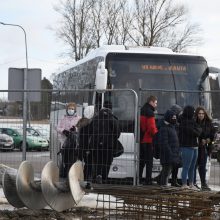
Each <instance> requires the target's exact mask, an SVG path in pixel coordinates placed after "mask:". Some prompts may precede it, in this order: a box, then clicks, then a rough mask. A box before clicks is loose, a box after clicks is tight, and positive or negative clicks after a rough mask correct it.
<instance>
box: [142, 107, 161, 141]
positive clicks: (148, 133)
mask: <svg viewBox="0 0 220 220" xmlns="http://www.w3.org/2000/svg"><path fill="white" fill-rule="evenodd" d="M154 110H155V109H154V107H153V106H151V105H150V104H149V103H146V104H144V106H143V107H142V108H141V117H140V129H141V131H142V132H143V133H144V135H143V138H142V140H140V142H141V143H152V139H153V136H154V135H155V134H156V133H157V131H158V130H157V127H156V122H155V115H154Z"/></svg>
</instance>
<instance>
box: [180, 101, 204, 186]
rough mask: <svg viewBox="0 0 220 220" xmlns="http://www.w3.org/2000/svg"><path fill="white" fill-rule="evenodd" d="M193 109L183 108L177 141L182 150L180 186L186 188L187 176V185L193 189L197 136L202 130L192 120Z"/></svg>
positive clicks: (191, 107)
mask: <svg viewBox="0 0 220 220" xmlns="http://www.w3.org/2000/svg"><path fill="white" fill-rule="evenodd" d="M194 112H195V109H194V107H193V106H190V105H188V106H186V107H185V108H184V109H183V114H182V117H181V119H180V124H179V142H180V147H181V152H182V162H183V168H182V173H181V177H182V187H183V188H188V186H187V177H188V181H189V187H190V188H192V189H194V188H195V187H194V185H193V182H194V170H195V166H196V161H197V157H198V138H199V136H200V134H201V132H202V129H201V128H200V127H199V126H198V124H197V123H196V122H195V120H194V118H193V117H194Z"/></svg>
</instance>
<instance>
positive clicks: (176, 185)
mask: <svg viewBox="0 0 220 220" xmlns="http://www.w3.org/2000/svg"><path fill="white" fill-rule="evenodd" d="M171 186H174V187H181V185H180V184H179V183H178V182H177V180H176V179H175V180H172V181H171Z"/></svg>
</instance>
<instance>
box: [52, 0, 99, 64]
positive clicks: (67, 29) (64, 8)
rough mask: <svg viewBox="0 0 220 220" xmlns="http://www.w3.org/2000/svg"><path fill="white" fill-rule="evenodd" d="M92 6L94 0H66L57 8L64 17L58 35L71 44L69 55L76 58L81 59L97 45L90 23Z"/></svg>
mask: <svg viewBox="0 0 220 220" xmlns="http://www.w3.org/2000/svg"><path fill="white" fill-rule="evenodd" d="M92 7H93V1H92V0H80V1H77V0H66V1H65V2H62V1H61V2H60V5H59V7H56V8H55V10H56V11H57V12H59V13H60V14H61V15H62V18H63V22H62V24H61V27H60V28H59V29H58V31H57V34H58V37H60V38H61V39H62V40H64V42H66V43H67V44H68V45H69V46H70V52H69V53H68V55H69V56H71V57H72V58H74V59H75V60H79V59H81V58H82V57H83V56H85V54H87V53H88V51H89V50H90V49H91V48H93V47H94V46H95V45H94V40H93V39H94V38H93V36H92V34H93V32H92V31H91V26H90V25H89V23H90V22H91V21H90V20H91V19H90V17H91V13H90V11H91V8H92Z"/></svg>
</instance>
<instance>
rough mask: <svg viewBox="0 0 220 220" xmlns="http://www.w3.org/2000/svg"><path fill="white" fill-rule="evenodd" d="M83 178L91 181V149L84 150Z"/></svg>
mask: <svg viewBox="0 0 220 220" xmlns="http://www.w3.org/2000/svg"><path fill="white" fill-rule="evenodd" d="M83 160H84V163H85V165H84V179H85V180H87V181H92V167H93V152H92V150H87V151H84V153H83Z"/></svg>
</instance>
